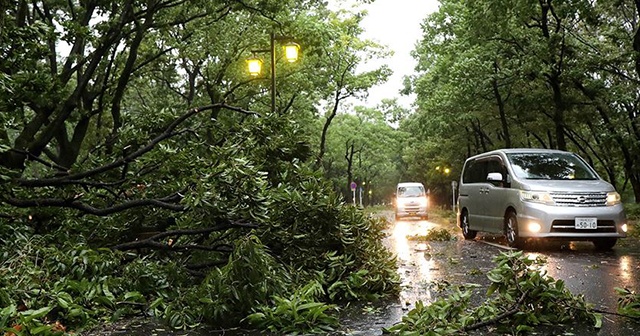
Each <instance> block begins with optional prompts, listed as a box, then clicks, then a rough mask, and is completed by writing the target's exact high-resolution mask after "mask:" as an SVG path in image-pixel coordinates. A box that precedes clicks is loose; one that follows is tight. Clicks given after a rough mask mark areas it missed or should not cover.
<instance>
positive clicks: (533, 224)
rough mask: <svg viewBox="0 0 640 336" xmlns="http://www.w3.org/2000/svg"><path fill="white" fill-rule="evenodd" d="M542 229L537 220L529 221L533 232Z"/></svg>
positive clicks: (530, 229)
mask: <svg viewBox="0 0 640 336" xmlns="http://www.w3.org/2000/svg"><path fill="white" fill-rule="evenodd" d="M541 229H542V227H541V226H540V224H538V223H536V222H531V223H529V231H531V232H540V230H541Z"/></svg>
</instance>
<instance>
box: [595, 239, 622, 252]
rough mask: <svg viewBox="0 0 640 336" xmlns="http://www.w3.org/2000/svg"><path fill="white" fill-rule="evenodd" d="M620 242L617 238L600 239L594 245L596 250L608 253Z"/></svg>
mask: <svg viewBox="0 0 640 336" xmlns="http://www.w3.org/2000/svg"><path fill="white" fill-rule="evenodd" d="M616 242H618V239H617V238H598V239H594V240H593V245H594V246H595V247H596V250H600V251H608V250H610V249H612V248H613V246H614V245H615V244H616Z"/></svg>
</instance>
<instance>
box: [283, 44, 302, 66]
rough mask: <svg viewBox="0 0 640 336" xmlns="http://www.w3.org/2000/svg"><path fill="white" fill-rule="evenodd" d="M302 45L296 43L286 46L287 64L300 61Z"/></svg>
mask: <svg viewBox="0 0 640 336" xmlns="http://www.w3.org/2000/svg"><path fill="white" fill-rule="evenodd" d="M299 52H300V45H299V44H297V43H295V42H289V43H287V44H285V45H284V57H285V58H286V59H287V62H289V63H292V62H295V61H297V60H298V54H299Z"/></svg>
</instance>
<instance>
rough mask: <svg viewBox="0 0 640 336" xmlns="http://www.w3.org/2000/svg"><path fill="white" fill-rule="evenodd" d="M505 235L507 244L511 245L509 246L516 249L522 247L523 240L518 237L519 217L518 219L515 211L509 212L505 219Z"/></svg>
mask: <svg viewBox="0 0 640 336" xmlns="http://www.w3.org/2000/svg"><path fill="white" fill-rule="evenodd" d="M504 235H505V237H506V238H507V244H509V246H511V247H516V248H520V247H521V246H522V238H520V236H518V217H516V214H515V212H513V211H509V213H507V217H506V218H505V227H504Z"/></svg>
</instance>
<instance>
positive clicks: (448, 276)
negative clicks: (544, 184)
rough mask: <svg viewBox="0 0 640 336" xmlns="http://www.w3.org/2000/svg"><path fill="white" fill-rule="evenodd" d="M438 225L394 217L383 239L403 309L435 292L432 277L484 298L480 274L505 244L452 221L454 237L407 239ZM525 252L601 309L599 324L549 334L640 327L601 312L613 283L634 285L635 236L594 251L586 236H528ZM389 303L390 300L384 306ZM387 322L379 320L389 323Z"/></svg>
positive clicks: (600, 333)
mask: <svg viewBox="0 0 640 336" xmlns="http://www.w3.org/2000/svg"><path fill="white" fill-rule="evenodd" d="M438 227H439V226H438V224H435V223H432V222H428V221H397V222H395V223H394V225H393V226H392V228H390V230H389V236H388V238H387V239H388V241H387V244H388V246H389V248H391V249H392V250H393V251H394V253H395V254H396V255H397V258H398V264H399V268H398V272H399V274H400V276H401V279H402V282H403V283H402V286H403V290H402V293H401V297H400V299H399V300H400V302H399V305H398V306H399V307H401V308H402V309H403V310H404V313H405V314H406V311H407V310H408V309H411V308H412V306H413V304H414V303H415V302H416V301H418V300H421V301H423V302H425V303H429V302H433V300H435V299H436V298H437V296H438V292H437V291H435V290H434V288H437V284H438V283H450V284H458V285H460V284H464V283H474V284H479V285H481V286H482V289H481V290H479V291H478V297H479V298H484V291H485V290H486V286H487V285H488V280H487V279H486V276H485V274H486V273H487V271H489V270H490V269H492V268H493V267H494V264H493V262H492V260H493V257H494V256H496V255H498V254H499V253H500V252H503V251H505V250H508V249H509V248H508V247H506V246H504V245H505V244H504V241H503V238H502V237H497V236H491V235H487V236H483V235H480V236H479V237H478V238H476V239H475V240H474V241H465V240H464V239H463V238H462V236H461V235H460V234H459V231H458V230H457V228H455V227H453V226H449V227H446V229H448V230H450V231H455V233H456V234H457V235H458V240H457V241H450V242H427V243H425V242H416V241H415V240H410V239H408V237H411V236H414V235H420V236H423V235H426V234H427V232H428V230H430V229H434V228H438ZM525 253H526V254H528V255H530V256H531V257H532V258H533V257H536V256H542V257H544V258H545V259H546V260H547V265H546V267H545V271H546V272H547V274H548V275H549V276H551V277H553V278H555V279H561V280H563V281H564V282H565V285H566V287H567V288H568V289H569V290H570V291H571V292H572V293H573V294H576V295H584V297H585V299H586V301H587V302H589V303H591V304H593V305H594V307H595V308H596V309H598V310H600V311H603V312H605V314H604V323H603V327H602V328H601V329H600V330H596V329H594V328H592V327H591V326H567V327H563V329H562V330H553V332H552V334H556V333H558V332H560V334H562V333H565V334H566V333H570V334H574V335H597V336H614V335H616V336H617V335H635V334H637V330H640V324H638V322H634V321H632V320H630V319H627V318H624V317H620V316H616V315H615V314H606V312H610V313H615V312H616V311H617V298H618V296H617V294H616V292H615V288H616V287H620V288H628V289H630V290H633V291H636V292H637V291H639V290H640V280H638V278H639V276H640V245H639V244H638V243H637V242H636V241H635V240H631V239H625V240H621V241H619V242H618V245H616V247H615V248H614V249H613V251H606V252H601V251H597V250H596V249H595V248H594V246H593V244H592V243H590V242H531V243H529V244H528V245H527V246H526V247H525ZM393 307H396V306H391V307H390V308H393ZM398 315H402V313H400V314H398ZM387 316H394V314H390V315H387ZM398 321H399V319H398ZM389 322H390V321H387V323H385V324H386V325H390V324H389Z"/></svg>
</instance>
